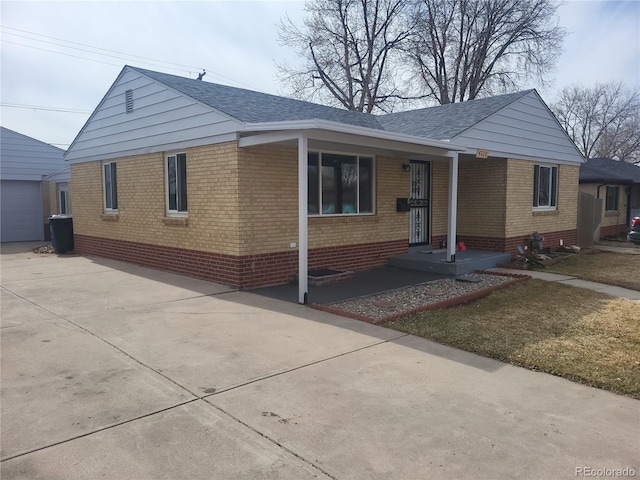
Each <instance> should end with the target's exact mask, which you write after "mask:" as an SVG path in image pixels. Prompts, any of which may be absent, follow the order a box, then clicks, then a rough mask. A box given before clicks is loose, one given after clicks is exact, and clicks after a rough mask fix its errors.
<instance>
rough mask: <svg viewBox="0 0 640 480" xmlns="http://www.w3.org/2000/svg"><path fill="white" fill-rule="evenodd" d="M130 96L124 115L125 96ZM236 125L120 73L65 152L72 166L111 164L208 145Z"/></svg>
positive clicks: (138, 76)
mask: <svg viewBox="0 0 640 480" xmlns="http://www.w3.org/2000/svg"><path fill="white" fill-rule="evenodd" d="M127 90H132V92H133V112H131V113H127V112H126V107H125V92H126V91H127ZM238 125H239V122H237V121H236V120H234V119H232V118H229V117H228V116H227V115H225V114H223V113H221V112H218V111H215V110H213V109H211V108H210V107H209V106H207V105H203V104H202V103H201V102H199V101H197V100H196V99H193V98H191V97H188V96H185V95H182V94H181V93H180V92H176V91H175V90H173V89H172V88H170V87H169V86H167V85H165V84H162V83H159V82H157V81H155V80H153V79H151V78H149V77H148V76H146V75H143V74H141V73H140V72H137V71H136V70H135V69H132V68H128V67H125V69H124V70H123V72H122V73H121V74H120V76H119V77H118V79H117V80H116V81H115V83H114V84H113V85H112V87H111V88H110V90H109V92H108V93H107V95H106V96H105V97H104V98H103V100H102V102H100V104H99V105H98V107H97V108H96V110H95V111H94V112H93V114H92V115H91V117H90V118H89V120H88V121H87V123H86V124H85V126H84V127H83V129H82V130H81V131H80V133H79V134H78V136H77V137H76V139H75V140H74V141H73V144H72V145H71V147H70V148H69V151H68V152H67V155H66V158H67V160H69V161H70V162H71V163H74V162H76V161H88V160H100V159H108V158H117V157H119V156H125V155H132V154H136V153H153V152H160V151H164V150H166V149H173V148H186V147H188V146H194V145H205V144H208V143H214V139H215V137H217V136H219V135H225V134H230V133H233V132H236V131H237V130H238Z"/></svg>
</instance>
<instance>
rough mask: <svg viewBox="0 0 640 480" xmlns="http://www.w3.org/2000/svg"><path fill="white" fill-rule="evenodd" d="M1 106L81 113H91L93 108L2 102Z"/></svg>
mask: <svg viewBox="0 0 640 480" xmlns="http://www.w3.org/2000/svg"><path fill="white" fill-rule="evenodd" d="M0 107H7V108H25V109H27V110H44V111H47V112H64V113H81V114H84V115H86V114H89V113H91V110H81V109H79V108H64V107H48V106H45V105H23V104H19V103H4V102H3V103H0Z"/></svg>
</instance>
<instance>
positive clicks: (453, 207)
mask: <svg viewBox="0 0 640 480" xmlns="http://www.w3.org/2000/svg"><path fill="white" fill-rule="evenodd" d="M450 155H451V156H450V162H449V213H448V224H447V262H449V263H453V262H455V261H456V231H457V216H458V152H452V153H451V154H450Z"/></svg>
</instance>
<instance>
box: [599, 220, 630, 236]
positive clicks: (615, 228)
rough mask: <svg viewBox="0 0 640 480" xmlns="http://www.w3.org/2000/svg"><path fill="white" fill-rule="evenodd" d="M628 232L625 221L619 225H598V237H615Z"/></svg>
mask: <svg viewBox="0 0 640 480" xmlns="http://www.w3.org/2000/svg"><path fill="white" fill-rule="evenodd" d="M628 232H629V226H628V225H627V224H626V223H622V224H619V225H607V226H606V227H600V238H601V239H602V238H606V237H617V236H619V235H621V234H623V233H628Z"/></svg>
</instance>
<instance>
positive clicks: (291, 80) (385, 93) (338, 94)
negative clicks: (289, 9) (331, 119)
mask: <svg viewBox="0 0 640 480" xmlns="http://www.w3.org/2000/svg"><path fill="white" fill-rule="evenodd" d="M408 5H409V3H408V0H313V1H309V2H307V4H306V5H305V10H306V11H307V17H306V19H305V20H304V26H303V27H302V28H301V29H299V28H298V27H296V26H295V25H294V24H293V22H292V21H291V20H290V19H289V18H288V17H287V18H285V19H284V20H283V21H282V22H281V23H280V25H279V29H280V43H281V44H282V45H285V46H289V47H293V48H294V49H295V50H296V52H297V53H298V55H299V56H300V58H301V59H302V65H300V66H294V67H290V66H289V65H286V64H285V65H278V68H279V72H280V73H279V76H280V79H281V81H282V82H283V83H286V84H288V86H289V88H290V89H291V90H292V92H293V95H294V96H296V97H298V98H303V99H306V100H313V99H316V100H319V101H322V102H325V103H329V104H334V105H339V106H342V107H344V108H346V109H348V110H356V111H360V112H368V113H371V112H372V111H374V110H375V109H379V110H382V111H391V110H393V108H394V105H395V104H396V103H397V102H398V101H403V100H405V99H406V97H405V95H404V88H402V83H401V76H402V75H401V64H400V63H399V62H398V60H399V55H400V53H401V50H400V47H401V46H402V45H403V44H404V42H406V41H407V39H408V37H409V36H410V34H411V31H412V26H411V24H410V23H409V22H408V20H407V18H408V16H407V9H408ZM392 69H393V71H392Z"/></svg>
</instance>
